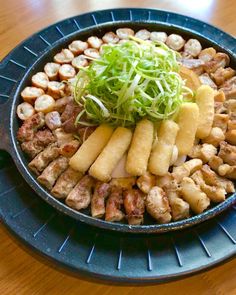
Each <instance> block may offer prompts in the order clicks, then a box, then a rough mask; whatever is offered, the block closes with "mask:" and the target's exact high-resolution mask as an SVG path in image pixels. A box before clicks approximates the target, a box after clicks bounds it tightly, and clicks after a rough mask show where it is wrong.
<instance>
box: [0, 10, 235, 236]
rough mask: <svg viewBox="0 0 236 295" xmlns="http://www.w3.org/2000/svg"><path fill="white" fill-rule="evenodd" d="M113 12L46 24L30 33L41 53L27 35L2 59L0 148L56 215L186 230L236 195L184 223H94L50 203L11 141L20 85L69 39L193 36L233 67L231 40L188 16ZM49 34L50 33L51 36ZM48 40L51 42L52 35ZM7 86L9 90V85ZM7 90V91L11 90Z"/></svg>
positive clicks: (113, 226)
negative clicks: (121, 34)
mask: <svg viewBox="0 0 236 295" xmlns="http://www.w3.org/2000/svg"><path fill="white" fill-rule="evenodd" d="M113 11H116V10H113ZM117 12H119V13H120V14H119V15H120V18H119V19H115V17H114V14H113V12H112V11H101V12H99V11H98V12H95V13H93V14H85V15H81V16H78V17H76V18H73V19H68V20H67V21H66V22H65V21H64V22H63V26H60V23H58V25H53V26H50V27H48V28H46V29H44V30H42V31H40V32H39V33H36V34H35V36H37V37H38V38H37V39H38V40H40V42H41V43H42V42H43V43H46V44H47V45H48V46H47V48H46V49H44V50H42V51H40V53H39V54H37V53H35V51H36V52H38V49H39V47H40V44H41V43H40V42H39V41H38V44H37V43H32V42H31V39H32V37H30V38H28V39H27V40H26V41H23V43H21V44H20V45H19V46H18V47H17V48H16V49H15V50H13V51H12V52H11V53H10V54H9V55H8V56H7V57H6V58H5V59H3V60H2V62H1V64H0V79H1V83H2V84H1V87H0V90H1V89H6V91H9V99H8V101H7V102H6V103H5V104H4V105H1V106H0V148H1V149H4V150H6V151H7V152H9V154H10V155H11V157H12V159H13V160H14V162H15V165H16V167H17V169H18V170H19V171H20V173H21V174H22V176H23V177H24V178H25V180H26V181H27V183H28V184H29V186H30V187H31V188H33V190H34V191H35V192H36V193H37V194H38V195H39V196H40V197H41V198H42V199H43V200H45V201H46V202H47V203H49V204H50V205H51V206H53V207H54V208H56V209H57V210H59V211H60V212H62V213H64V214H66V215H68V216H71V217H73V218H75V219H77V220H79V221H82V222H85V223H87V224H90V225H93V226H96V227H99V228H103V229H109V230H115V231H121V232H130V233H158V232H167V231H170V230H178V229H182V228H186V227H189V226H192V225H195V224H198V223H200V222H203V221H205V220H208V219H210V218H212V217H214V216H216V215H217V214H219V213H220V212H222V211H224V210H226V209H227V208H228V207H230V206H231V205H232V204H233V203H234V202H235V199H236V194H233V195H231V196H229V197H228V198H227V200H226V201H224V202H223V203H221V204H219V205H217V206H214V207H212V208H210V209H209V210H207V211H206V212H204V213H202V214H199V215H197V216H193V217H191V218H188V219H186V220H182V221H178V222H172V223H168V224H163V225H159V224H154V222H153V221H148V224H147V225H142V226H130V225H127V224H119V223H111V222H106V221H103V220H98V219H94V218H92V217H91V216H89V215H88V212H87V211H84V212H78V211H75V210H73V209H71V208H69V207H67V206H66V205H65V204H64V203H62V202H60V201H58V200H57V199H55V198H54V197H53V196H52V195H51V194H50V193H49V192H48V191H47V190H46V189H44V188H43V187H42V186H41V185H40V184H39V183H38V182H37V180H36V178H35V176H34V174H33V173H32V172H31V171H30V170H29V169H28V167H27V164H28V160H27V158H26V157H25V155H24V154H23V153H22V151H21V148H20V145H19V143H18V142H17V140H16V132H17V130H18V128H19V126H20V122H19V121H18V119H17V116H16V107H17V105H18V104H19V103H20V101H21V98H20V92H21V91H22V89H23V88H24V87H26V86H28V85H29V84H30V78H31V76H32V75H33V74H35V73H37V72H39V71H42V69H43V67H44V65H45V64H46V63H47V62H49V61H52V59H53V56H54V55H55V53H57V52H59V51H60V49H61V48H64V47H67V45H68V44H69V43H70V42H71V41H72V40H74V39H81V40H86V39H87V38H88V37H89V36H92V35H95V36H100V37H101V36H103V34H104V33H106V32H108V31H115V30H116V29H117V28H120V27H130V28H133V29H134V30H135V31H137V30H139V29H141V28H146V29H148V30H150V31H152V30H158V31H165V32H167V33H177V34H180V35H182V36H183V37H184V38H186V39H188V38H192V37H193V38H197V39H198V40H199V41H200V42H201V43H202V45H203V46H204V47H207V46H214V47H215V48H216V50H217V51H222V52H226V53H227V54H229V56H230V58H231V67H232V68H236V55H235V53H234V51H235V49H236V41H235V39H234V38H233V37H232V36H230V35H228V34H226V33H224V32H222V31H221V30H219V29H217V28H215V27H213V26H210V25H208V24H205V23H202V22H200V21H197V20H194V19H191V18H184V17H183V16H180V15H177V14H175V13H167V12H164V11H156V10H146V9H132V10H129V9H120V10H117ZM95 16H96V17H95ZM55 28H56V30H55V31H56V33H57V34H59V35H60V36H61V38H60V39H59V40H58V38H57V39H56V37H55V39H56V40H57V41H55V42H54V43H52V44H51V43H49V42H48V41H47V39H46V38H44V35H46V33H47V34H49V35H50V34H53V30H52V29H55ZM50 30H51V31H52V32H50ZM64 32H66V33H64ZM35 36H34V37H35ZM51 39H53V36H52V35H51ZM44 45H45V44H44ZM32 48H33V49H32ZM34 48H35V49H34ZM19 49H20V50H19ZM19 51H20V54H19ZM15 53H17V55H18V56H17V61H16V59H14V60H13V59H12V56H14V54H15ZM10 62H11V63H14V64H15V65H16V66H18V67H21V68H22V69H23V71H22V72H23V73H22V75H21V76H17V73H15V72H14V73H13V72H9V73H6V74H5V73H2V72H1V68H3V66H4V65H5V64H6V63H10ZM25 64H28V65H29V66H25ZM9 85H10V86H9ZM12 85H13V86H14V87H12ZM11 87H12V89H10V88H11ZM9 89H10V90H9ZM4 91H5V90H4ZM1 96H2V97H4V96H6V97H7V95H4V94H1V95H0V97H1ZM149 223H150V224H149Z"/></svg>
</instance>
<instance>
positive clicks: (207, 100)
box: [196, 85, 215, 139]
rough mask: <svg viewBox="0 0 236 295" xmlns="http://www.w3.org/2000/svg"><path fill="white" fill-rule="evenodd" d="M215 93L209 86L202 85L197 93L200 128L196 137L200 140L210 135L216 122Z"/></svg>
mask: <svg viewBox="0 0 236 295" xmlns="http://www.w3.org/2000/svg"><path fill="white" fill-rule="evenodd" d="M214 95H215V91H214V90H213V89H212V88H211V87H210V86H208V85H202V86H201V87H199V88H198V90H197V93H196V103H197V105H198V107H199V118H198V128H197V133H196V136H197V137H198V138H200V139H202V138H205V137H207V136H208V135H209V134H210V131H211V128H212V124H213V120H214Z"/></svg>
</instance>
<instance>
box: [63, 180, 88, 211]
mask: <svg viewBox="0 0 236 295" xmlns="http://www.w3.org/2000/svg"><path fill="white" fill-rule="evenodd" d="M93 186H94V179H93V178H92V177H91V176H89V175H85V176H84V177H83V178H82V179H80V181H79V182H78V183H77V184H76V186H75V187H74V188H73V190H72V191H71V192H70V193H69V195H68V196H67V198H66V201H65V202H66V204H67V205H68V206H69V207H71V208H73V209H75V210H81V209H85V208H87V207H88V206H89V204H90V202H91V198H92V188H93Z"/></svg>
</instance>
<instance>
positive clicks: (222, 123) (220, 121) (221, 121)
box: [213, 114, 229, 132]
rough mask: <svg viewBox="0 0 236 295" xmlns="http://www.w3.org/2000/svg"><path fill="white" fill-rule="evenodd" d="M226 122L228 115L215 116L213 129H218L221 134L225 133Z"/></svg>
mask: <svg viewBox="0 0 236 295" xmlns="http://www.w3.org/2000/svg"><path fill="white" fill-rule="evenodd" d="M228 121H229V115H227V114H215V116H214V121H213V127H218V128H220V129H221V130H222V131H223V132H226V130H227V124H228Z"/></svg>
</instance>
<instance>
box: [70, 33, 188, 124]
mask: <svg viewBox="0 0 236 295" xmlns="http://www.w3.org/2000/svg"><path fill="white" fill-rule="evenodd" d="M132 39H133V40H129V41H127V42H125V43H121V44H115V45H113V44H107V45H104V46H103V47H102V54H101V57H100V58H99V59H97V60H94V61H92V62H91V63H90V65H89V66H88V67H86V68H81V69H80V71H79V73H78V74H77V76H76V82H75V84H74V98H75V101H76V102H77V103H78V104H79V105H82V106H83V107H84V113H86V115H87V117H88V119H90V120H91V122H92V123H94V124H101V123H108V124H111V125H114V126H127V127H129V126H133V125H135V124H136V122H137V121H139V120H140V119H141V118H143V117H146V118H148V119H150V120H152V121H158V120H163V119H167V118H169V117H171V116H172V115H173V114H175V112H176V111H177V110H178V108H179V106H180V104H181V103H182V102H183V100H184V94H186V93H190V94H191V90H190V89H188V88H187V87H186V86H185V83H184V81H183V80H182V79H181V77H180V75H179V73H178V72H179V64H178V61H177V57H178V55H179V54H178V53H177V52H175V51H173V50H171V49H170V48H168V47H167V46H166V45H165V44H163V43H154V42H147V41H142V40H140V39H137V38H132ZM81 117H82V115H81V114H79V115H78V118H77V120H76V123H82V124H83V125H86V122H81Z"/></svg>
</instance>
